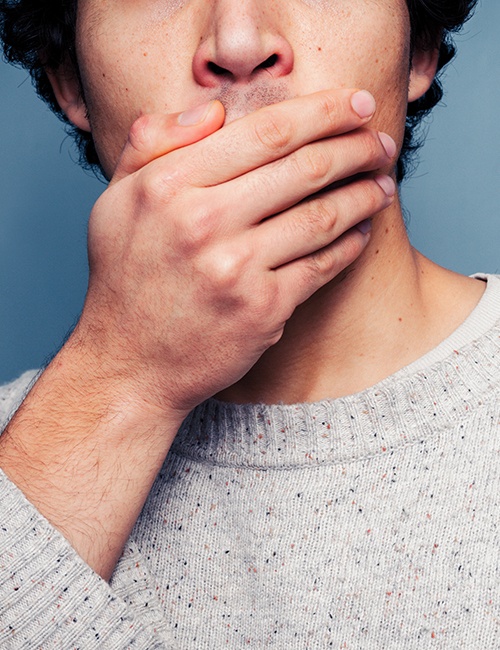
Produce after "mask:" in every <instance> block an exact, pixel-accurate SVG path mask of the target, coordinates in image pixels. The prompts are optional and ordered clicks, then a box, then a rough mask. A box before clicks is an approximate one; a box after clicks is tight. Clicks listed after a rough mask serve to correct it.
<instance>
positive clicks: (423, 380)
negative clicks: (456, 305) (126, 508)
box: [172, 276, 500, 469]
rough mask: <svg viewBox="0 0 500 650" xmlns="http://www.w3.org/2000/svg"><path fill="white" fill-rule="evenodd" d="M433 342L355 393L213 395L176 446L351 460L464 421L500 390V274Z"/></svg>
mask: <svg viewBox="0 0 500 650" xmlns="http://www.w3.org/2000/svg"><path fill="white" fill-rule="evenodd" d="M476 277H480V278H482V279H485V280H487V283H488V284H487V289H486V291H485V293H484V295H483V297H482V299H481V301H480V303H479V304H478V306H477V307H476V309H475V310H474V311H473V312H472V314H471V315H470V316H469V318H468V319H467V320H466V321H465V322H464V323H463V324H462V325H461V326H460V327H459V328H458V329H457V330H456V331H455V332H454V333H453V334H452V335H451V336H450V337H448V338H447V339H446V340H445V341H443V342H442V343H441V344H440V345H439V346H437V347H436V348H435V349H434V350H432V351H430V352H429V353H428V354H426V355H424V356H423V357H422V358H420V359H418V360H417V361H416V362H414V363H412V364H410V365H409V366H407V367H406V368H403V369H401V370H400V371H398V372H396V373H395V374H393V375H391V376H390V377H388V378H386V379H384V380H383V381H381V382H379V383H378V384H376V385H375V386H372V387H371V388H368V389H366V390H364V391H362V392H360V393H357V394H355V395H349V396H347V397H342V398H338V399H327V400H322V401H320V402H314V403H304V404H292V405H284V404H275V405H266V404H243V405H237V404H230V403H225V402H221V401H218V400H216V399H209V400H207V401H206V402H204V403H203V404H201V405H200V406H199V407H197V408H196V409H195V410H194V411H193V412H192V413H191V414H190V415H189V416H188V417H187V419H186V420H185V422H184V424H183V426H182V427H181V429H180V431H179V434H178V436H177V438H176V440H175V442H174V445H173V447H172V453H174V454H176V455H181V456H185V457H189V458H192V459H193V460H198V461H200V462H206V463H212V464H214V465H225V466H232V467H242V468H244V467H246V468H248V467H254V468H256V469H259V468H260V469H270V468H282V469H287V468H292V467H299V466H300V467H303V466H310V467H317V466H320V465H325V464H345V463H348V462H349V461H353V460H355V459H360V458H369V457H371V456H374V455H377V454H390V453H392V452H393V451H394V450H395V449H396V448H397V447H400V446H402V445H408V444H421V443H422V442H423V441H424V440H427V439H429V437H430V436H434V435H436V434H437V433H438V432H444V431H446V430H449V429H451V428H452V427H456V426H457V424H458V423H459V422H460V420H463V419H465V418H466V417H467V416H468V415H469V414H470V413H471V411H474V410H476V409H478V408H480V407H481V405H482V404H484V403H485V402H488V401H490V400H491V399H492V397H493V396H495V395H496V393H497V391H498V386H497V385H498V367H499V358H500V278H498V277H495V276H476Z"/></svg>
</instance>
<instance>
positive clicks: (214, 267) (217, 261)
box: [204, 249, 245, 294]
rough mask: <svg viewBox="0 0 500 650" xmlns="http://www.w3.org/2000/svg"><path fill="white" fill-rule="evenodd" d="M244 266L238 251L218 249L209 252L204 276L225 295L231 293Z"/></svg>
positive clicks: (243, 260)
mask: <svg viewBox="0 0 500 650" xmlns="http://www.w3.org/2000/svg"><path fill="white" fill-rule="evenodd" d="M244 264H245V259H244V256H243V255H242V254H241V252H240V251H237V250H228V249H218V250H216V251H211V254H210V255H209V256H208V258H206V259H205V263H204V268H205V270H204V274H205V276H206V277H208V279H209V281H210V283H211V284H212V285H213V286H215V287H216V288H217V289H218V290H219V291H223V292H224V293H225V294H226V293H228V292H233V290H234V288H235V287H236V285H237V284H238V281H239V279H240V278H241V275H242V272H243V267H244Z"/></svg>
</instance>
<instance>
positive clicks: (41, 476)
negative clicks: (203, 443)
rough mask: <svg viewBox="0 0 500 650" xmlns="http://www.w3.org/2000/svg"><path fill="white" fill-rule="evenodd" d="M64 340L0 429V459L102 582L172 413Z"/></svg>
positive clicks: (160, 455) (175, 417) (168, 433)
mask: <svg viewBox="0 0 500 650" xmlns="http://www.w3.org/2000/svg"><path fill="white" fill-rule="evenodd" d="M138 392H139V391H134V385H133V383H132V382H129V381H128V380H126V379H118V378H117V377H114V378H110V377H109V376H103V369H102V367H101V366H100V362H99V360H98V359H96V358H94V357H93V355H91V354H89V353H88V350H84V349H82V347H81V345H79V344H75V341H74V340H73V339H70V340H69V341H68V343H67V344H66V346H65V347H64V348H63V349H62V351H61V352H60V353H59V355H58V356H57V357H55V359H54V360H53V362H52V363H51V365H50V366H49V367H48V368H47V369H46V371H45V372H44V373H43V375H42V376H41V377H40V379H39V380H38V382H37V383H36V385H35V386H34V388H33V389H32V391H31V392H30V394H29V395H28V397H27V398H26V400H25V402H24V403H23V405H22V406H21V408H20V409H19V411H18V412H17V414H16V415H15V416H14V418H13V419H12V421H11V422H10V424H9V425H8V427H7V429H6V430H5V432H4V434H3V435H2V436H1V437H0V466H1V468H2V469H3V470H4V472H5V474H6V475H7V476H8V478H10V480H11V481H13V482H14V483H15V484H16V485H17V486H18V487H19V488H20V489H21V490H22V491H23V492H24V494H25V495H26V497H27V498H28V500H29V501H31V503H32V504H33V505H34V506H35V507H36V508H37V509H38V510H39V511H40V512H41V513H42V514H43V515H44V516H45V517H46V518H47V519H48V520H49V521H50V523H51V524H52V525H53V526H54V527H55V528H57V529H58V530H59V531H60V532H61V533H62V534H63V535H64V536H65V537H66V539H67V540H68V541H69V542H70V543H71V545H72V546H73V547H74V548H75V550H76V551H77V552H78V554H79V555H80V556H81V557H82V558H83V559H84V560H85V562H87V564H89V565H90V567H91V568H92V569H94V571H96V572H97V573H98V574H100V575H101V576H102V577H103V578H105V579H106V580H108V579H109V578H110V576H111V574H112V572H113V569H114V567H115V565H116V562H117V561H118V558H119V556H120V553H121V551H122V548H123V545H124V544H125V542H126V540H127V538H128V536H129V534H130V531H131V529H132V527H133V526H134V524H135V522H136V520H137V518H138V516H139V513H140V511H141V509H142V506H143V504H144V502H145V500H146V498H147V496H148V493H149V490H150V489H151V486H152V484H153V481H154V480H155V477H156V475H157V473H158V471H159V469H160V468H161V466H162V463H163V461H164V459H165V457H166V455H167V453H168V450H169V448H170V445H171V443H172V440H173V438H174V436H175V434H176V432H177V429H178V427H179V425H180V423H181V421H182V416H181V414H179V413H176V414H172V413H166V412H164V411H163V410H161V411H160V410H159V409H158V408H156V407H152V406H150V405H148V404H146V402H145V401H144V400H143V399H142V398H139V397H138V396H137V393H138Z"/></svg>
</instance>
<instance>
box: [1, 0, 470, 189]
mask: <svg viewBox="0 0 500 650" xmlns="http://www.w3.org/2000/svg"><path fill="white" fill-rule="evenodd" d="M406 2H407V5H408V10H409V15H410V23H411V51H415V48H419V49H424V50H425V49H427V50H428V49H434V48H435V47H436V44H438V43H440V46H439V47H440V49H439V61H438V74H437V75H436V78H435V80H434V82H433V84H432V85H431V87H430V88H429V90H428V91H427V92H426V93H425V94H424V95H423V96H422V97H421V98H420V99H418V100H416V101H414V102H411V103H410V104H409V105H408V111H407V116H406V127H405V134H404V140H403V146H402V150H401V155H400V158H399V160H398V163H397V179H398V181H399V182H401V181H402V180H403V178H404V177H405V174H407V173H408V171H409V170H412V169H413V165H412V160H413V159H414V154H415V152H416V150H417V149H418V148H419V147H420V146H421V144H422V135H421V132H420V130H419V128H418V127H419V126H420V125H421V123H422V119H423V118H424V117H425V116H426V115H427V114H428V113H429V112H430V111H431V110H432V109H433V108H434V106H435V105H436V104H437V103H438V102H439V101H440V100H441V99H442V96H443V87H442V84H441V81H440V75H441V72H442V70H443V68H444V67H445V66H446V65H447V64H448V63H449V62H450V61H451V60H452V58H453V57H454V56H455V53H456V49H455V45H454V42H453V38H452V35H453V34H454V33H455V32H457V31H458V30H459V29H460V28H461V27H462V26H463V24H464V23H465V21H466V20H467V19H468V18H470V16H471V15H472V12H473V10H474V8H475V6H476V3H477V0H406ZM76 7H77V0H0V38H1V39H2V42H3V52H4V56H5V58H6V60H7V61H8V62H10V63H14V64H18V65H21V66H22V67H24V68H26V69H27V70H28V71H29V73H30V75H31V77H32V79H33V83H34V85H35V88H36V91H37V93H38V95H39V96H40V97H41V98H42V99H43V100H44V101H45V102H46V103H47V104H48V105H49V106H50V108H51V109H52V110H53V111H54V113H55V114H56V115H58V116H59V117H60V118H61V120H62V121H63V122H65V123H66V124H67V127H68V131H69V133H70V134H71V135H72V136H73V137H74V139H75V141H76V144H77V147H78V149H79V151H80V162H81V164H83V165H84V166H86V167H90V168H93V169H94V170H101V168H100V163H99V158H98V156H97V152H96V149H95V147H94V142H93V140H92V135H91V134H90V133H87V132H86V131H82V130H80V129H78V128H76V127H74V126H73V125H71V124H70V123H69V121H68V119H67V118H66V116H65V115H64V113H63V112H62V111H61V109H60V107H59V105H58V103H57V101H56V98H55V96H54V93H53V91H52V87H51V85H50V83H49V80H48V77H47V74H46V72H45V70H46V68H48V69H53V70H55V69H57V68H58V67H59V66H60V65H61V64H62V63H63V62H65V61H67V60H68V57H69V60H70V62H71V63H72V65H73V67H74V69H75V71H76V73H77V74H78V61H77V60H76V54H75V25H76ZM40 53H43V58H41V57H40ZM101 171H102V170H101Z"/></svg>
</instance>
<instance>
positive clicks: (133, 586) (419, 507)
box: [0, 276, 500, 650]
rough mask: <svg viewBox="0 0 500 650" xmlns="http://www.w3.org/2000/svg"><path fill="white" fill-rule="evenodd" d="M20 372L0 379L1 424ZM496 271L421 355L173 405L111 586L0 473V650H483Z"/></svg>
mask: <svg viewBox="0 0 500 650" xmlns="http://www.w3.org/2000/svg"><path fill="white" fill-rule="evenodd" d="M32 376H33V375H32V374H27V375H24V376H23V377H21V378H20V379H19V380H18V381H17V382H14V383H13V384H11V385H9V386H5V387H4V388H2V389H0V417H1V418H2V419H3V421H4V422H5V421H6V420H7V418H8V416H9V414H10V413H11V412H12V410H13V408H14V407H15V405H16V404H17V403H18V402H19V400H20V399H21V398H22V395H23V394H24V392H25V390H26V386H27V384H29V381H30V380H31V379H32ZM499 386H500V279H499V278H497V277H492V276H489V277H488V286H487V289H486V292H485V294H484V297H483V298H482V300H481V302H480V304H479V305H478V307H477V308H476V309H475V311H474V312H473V313H472V315H471V316H470V317H469V318H468V319H467V321H466V322H465V323H464V324H463V325H462V326H461V327H460V328H459V329H458V330H457V331H456V332H455V333H454V334H452V336H451V337H449V338H448V339H447V340H445V341H444V342H443V343H442V344H441V345H439V346H438V347H437V348H435V349H434V350H433V351H432V352H430V353H429V354H427V355H425V356H424V357H423V358H421V359H419V360H418V361H417V362H415V363H413V364H411V365H410V366H408V367H406V368H404V369H402V370H401V371H399V372H397V373H396V374H395V375H393V376H391V377H389V378H387V379H385V380H384V381H382V382H380V383H379V384H377V385H376V386H373V387H372V388H369V389H368V390H365V391H363V392H362V393H359V394H356V395H352V396H349V397H346V398H342V399H336V400H325V401H323V402H319V403H314V404H299V405H292V406H283V405H275V406H263V405H245V406H236V405H230V404H224V403H222V402H218V401H216V400H213V399H212V400H209V401H208V402H206V403H204V404H202V405H201V406H200V407H198V408H197V409H196V410H195V411H194V412H193V413H192V414H191V415H190V416H189V417H188V419H187V420H186V422H185V423H184V425H183V427H182V428H181V431H180V432H179V435H178V437H177V438H176V441H175V443H174V446H173V448H172V450H171V452H170V454H169V456H168V458H167V460H166V462H165V464H164V467H163V469H162V471H161V473H160V474H159V476H158V478H157V481H156V483H155V484H154V486H153V489H152V491H151V494H150V496H149V499H148V501H147V503H146V505H145V507H144V509H143V512H142V514H141V516H140V518H139V520H138V522H137V524H136V526H135V529H134V531H133V534H132V536H131V538H130V540H129V543H128V544H127V546H126V548H125V550H124V553H123V557H122V559H121V560H120V562H119V564H118V566H117V568H116V570H115V573H114V575H113V578H112V580H111V584H110V585H108V584H107V583H105V582H104V581H103V580H101V579H100V578H99V577H98V576H97V575H96V574H95V573H93V572H92V570H91V569H90V568H89V567H88V566H87V565H86V564H85V563H84V562H83V561H82V560H81V559H80V558H79V557H78V555H77V554H76V553H75V551H74V550H73V549H72V548H71V546H70V545H69V544H68V543H67V542H66V540H65V539H64V538H63V537H62V536H61V535H60V534H59V533H58V532H57V531H55V530H54V529H53V528H52V527H51V526H50V525H49V523H48V522H47V521H46V520H45V519H44V518H43V517H42V516H41V515H40V514H39V513H38V512H37V511H36V510H35V508H33V506H32V505H31V504H30V503H29V502H28V501H27V500H26V499H25V498H24V496H23V495H22V494H21V493H20V492H19V490H18V489H17V488H16V487H15V486H14V485H12V484H11V483H10V482H9V481H8V480H7V479H6V478H5V476H4V475H1V477H0V479H1V480H0V489H1V500H0V513H1V514H0V647H1V648H12V649H15V650H17V649H18V648H29V649H30V650H31V649H34V648H64V649H69V648H80V649H83V650H85V649H87V648H104V649H106V650H107V649H110V650H112V649H124V648H141V649H144V650H151V649H153V648H175V649H176V650H191V649H193V650H194V649H196V650H202V649H210V650H219V649H222V648H248V647H250V648H264V647H274V648H279V649H283V650H292V649H297V650H298V649H300V650H303V649H304V648H330V647H331V648H335V649H343V648H348V649H352V650H364V649H366V650H372V649H377V650H378V649H392V648H394V649H397V650H411V649H413V648H415V649H416V648H419V649H420V648H446V649H450V650H456V649H458V648H466V649H467V650H476V649H481V650H490V649H498V648H500V553H499V550H500V426H499V425H500V397H499Z"/></svg>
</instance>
